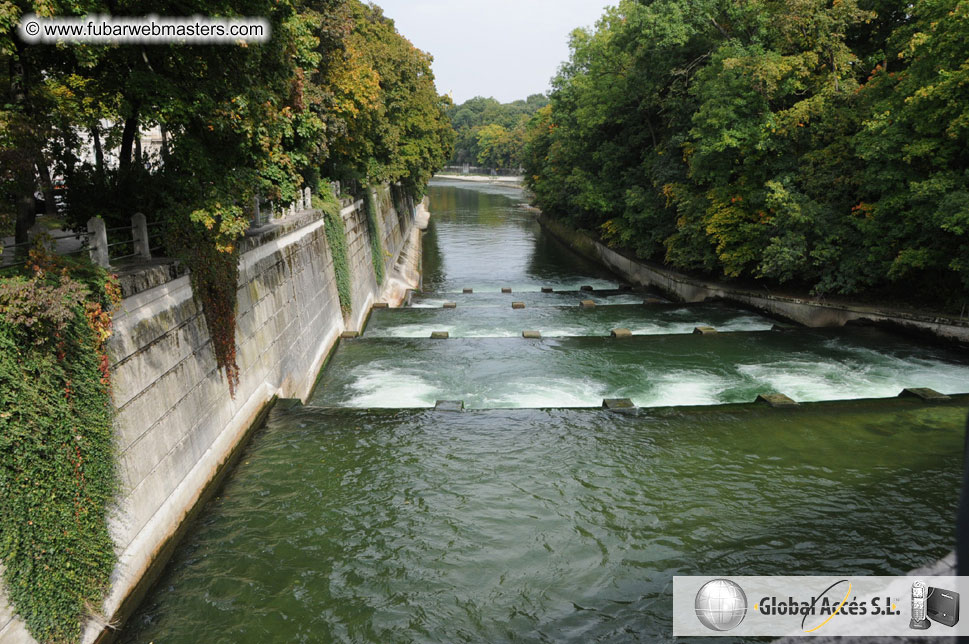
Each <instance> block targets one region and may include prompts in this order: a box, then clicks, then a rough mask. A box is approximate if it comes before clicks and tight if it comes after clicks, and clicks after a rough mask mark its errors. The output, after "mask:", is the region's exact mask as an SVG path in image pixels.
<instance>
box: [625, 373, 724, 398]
mask: <svg viewBox="0 0 969 644" xmlns="http://www.w3.org/2000/svg"><path fill="white" fill-rule="evenodd" d="M732 384H735V383H733V382H731V381H730V380H727V379H726V378H721V377H720V376H716V375H714V374H712V373H710V372H708V371H692V370H676V371H669V372H665V373H662V374H657V376H656V377H655V379H651V380H650V382H649V383H648V385H649V389H648V390H647V391H646V392H645V393H642V394H633V395H631V396H630V398H631V399H632V401H633V402H634V403H636V404H637V405H639V406H640V407H674V406H677V405H716V404H719V403H721V402H723V401H722V399H721V395H722V394H723V392H724V391H726V390H727V388H728V387H730V386H731V385H732Z"/></svg>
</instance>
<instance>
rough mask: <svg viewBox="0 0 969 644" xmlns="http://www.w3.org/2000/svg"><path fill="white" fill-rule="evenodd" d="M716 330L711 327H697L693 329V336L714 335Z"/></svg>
mask: <svg viewBox="0 0 969 644" xmlns="http://www.w3.org/2000/svg"><path fill="white" fill-rule="evenodd" d="M716 333H717V330H716V329H714V328H713V327H712V326H698V327H696V328H695V329H693V335H716Z"/></svg>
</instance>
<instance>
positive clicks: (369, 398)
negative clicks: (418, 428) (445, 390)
mask: <svg viewBox="0 0 969 644" xmlns="http://www.w3.org/2000/svg"><path fill="white" fill-rule="evenodd" d="M353 375H354V380H353V382H352V383H351V384H350V388H351V389H352V390H353V395H352V397H351V398H350V400H348V401H347V402H346V405H347V406H349V407H387V408H404V407H433V406H434V403H435V402H436V401H437V400H438V399H440V398H441V390H440V389H439V388H438V387H436V386H434V385H432V384H430V383H429V382H427V381H425V380H423V379H422V378H421V377H420V376H418V375H416V374H414V373H412V372H410V371H403V370H400V369H393V368H385V367H382V366H380V365H379V364H372V365H368V366H366V367H360V368H357V369H354V374H353Z"/></svg>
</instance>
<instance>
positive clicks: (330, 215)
mask: <svg viewBox="0 0 969 644" xmlns="http://www.w3.org/2000/svg"><path fill="white" fill-rule="evenodd" d="M313 207H314V208H318V209H320V210H322V211H323V219H324V224H323V229H324V230H325V231H326V242H327V245H328V246H329V247H330V255H331V256H332V257H333V270H334V272H335V273H336V290H337V294H338V295H339V296H340V310H341V311H342V312H343V316H344V317H346V316H348V315H350V313H351V310H352V308H353V303H352V301H353V300H352V296H351V283H350V260H349V255H350V253H349V250H348V249H347V232H346V228H345V227H344V225H343V218H342V217H340V202H339V201H337V198H336V196H335V195H334V194H333V188H332V187H331V186H330V185H329V183H326V182H321V183H320V189H319V190H317V194H315V195H313Z"/></svg>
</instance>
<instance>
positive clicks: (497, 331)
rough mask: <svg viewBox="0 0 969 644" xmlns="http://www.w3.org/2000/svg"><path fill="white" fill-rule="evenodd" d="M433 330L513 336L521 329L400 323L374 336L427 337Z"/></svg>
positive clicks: (457, 334)
mask: <svg viewBox="0 0 969 644" xmlns="http://www.w3.org/2000/svg"><path fill="white" fill-rule="evenodd" d="M434 331H447V332H448V333H449V334H450V335H451V337H452V338H514V337H517V336H519V335H521V331H517V330H513V329H508V328H500V327H495V326H491V327H471V326H468V325H459V324H402V325H400V326H395V327H391V328H389V329H381V330H380V331H379V333H378V334H376V337H386V338H429V337H430V336H431V333H433V332H434Z"/></svg>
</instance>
